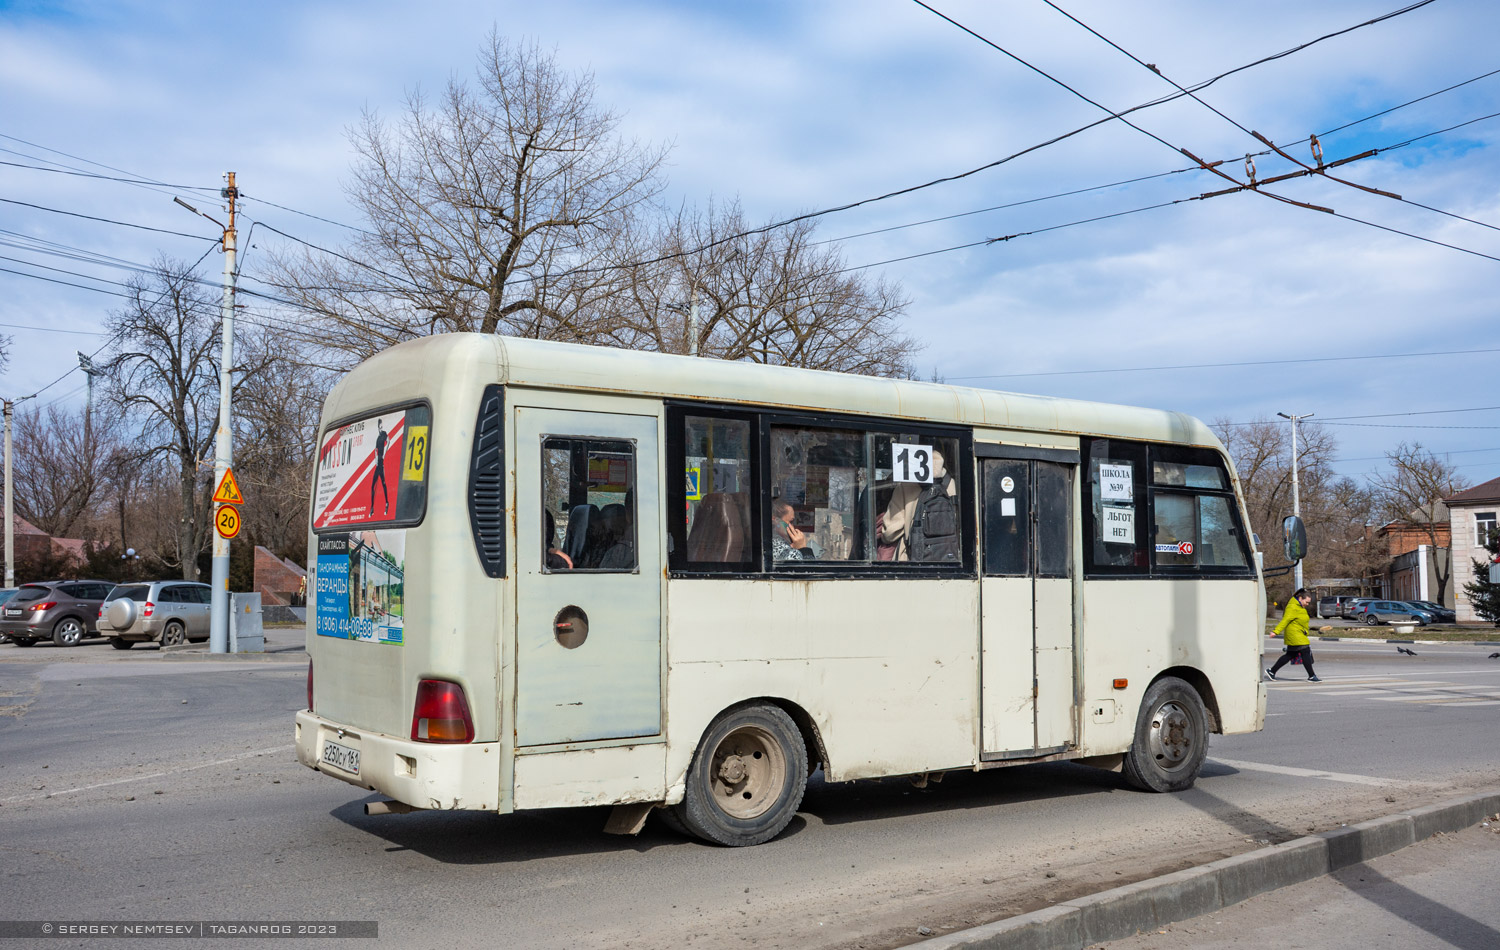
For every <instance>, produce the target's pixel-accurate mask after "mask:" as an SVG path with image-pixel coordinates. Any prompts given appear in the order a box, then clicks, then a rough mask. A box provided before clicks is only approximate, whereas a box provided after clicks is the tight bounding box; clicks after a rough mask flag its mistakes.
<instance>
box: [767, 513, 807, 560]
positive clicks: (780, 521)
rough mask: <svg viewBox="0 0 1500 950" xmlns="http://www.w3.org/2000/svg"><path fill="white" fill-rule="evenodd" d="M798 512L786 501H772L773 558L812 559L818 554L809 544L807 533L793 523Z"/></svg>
mask: <svg viewBox="0 0 1500 950" xmlns="http://www.w3.org/2000/svg"><path fill="white" fill-rule="evenodd" d="M796 517H797V512H796V511H795V510H794V509H793V508H792V506H791V505H789V504H787V503H786V502H784V501H777V502H772V503H771V559H772V560H773V561H811V560H813V559H814V558H815V557H816V556H817V555H815V554H813V552H812V549H811V548H810V547H809V546H808V541H807V535H806V534H805V533H804V532H803V531H802V529H800V528H798V527H797V526H796V525H794V524H792V521H793V520H794V519H795V518H796Z"/></svg>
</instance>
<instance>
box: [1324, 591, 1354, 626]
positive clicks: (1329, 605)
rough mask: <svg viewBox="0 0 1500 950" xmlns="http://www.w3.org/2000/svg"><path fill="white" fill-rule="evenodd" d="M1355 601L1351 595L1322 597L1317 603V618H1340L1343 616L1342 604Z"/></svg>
mask: <svg viewBox="0 0 1500 950" xmlns="http://www.w3.org/2000/svg"><path fill="white" fill-rule="evenodd" d="M1355 599H1356V598H1355V596H1354V595H1353V594H1337V595H1335V596H1331V597H1324V598H1322V599H1321V600H1319V601H1318V616H1319V617H1322V618H1323V619H1325V620H1326V619H1329V618H1333V617H1342V616H1343V615H1344V604H1346V603H1348V602H1349V601H1351V600H1355Z"/></svg>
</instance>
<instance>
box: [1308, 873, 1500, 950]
mask: <svg viewBox="0 0 1500 950" xmlns="http://www.w3.org/2000/svg"><path fill="white" fill-rule="evenodd" d="M1333 879H1334V880H1335V881H1338V882H1339V883H1340V884H1342V885H1343V886H1344V887H1345V888H1346V889H1347V890H1348V891H1349V893H1351V894H1353V895H1354V896H1356V897H1360V898H1363V899H1364V900H1367V901H1369V902H1370V903H1372V904H1374V905H1375V906H1376V907H1379V908H1380V909H1382V910H1384V911H1386V912H1388V913H1391V914H1394V915H1395V916H1397V917H1399V918H1401V919H1402V920H1404V921H1406V922H1407V923H1408V924H1411V925H1412V926H1413V927H1419V928H1421V929H1422V930H1425V931H1427V932H1428V933H1430V934H1432V935H1433V936H1434V937H1436V938H1437V939H1439V940H1441V941H1443V943H1444V944H1446V945H1448V946H1452V947H1458V948H1460V950H1494V948H1495V947H1500V930H1496V929H1495V928H1493V927H1491V926H1489V925H1488V924H1484V923H1481V922H1480V921H1477V920H1475V919H1474V918H1473V917H1469V916H1468V915H1466V914H1462V913H1460V912H1458V911H1456V910H1454V909H1453V908H1451V907H1449V906H1448V905H1446V904H1440V903H1438V902H1437V901H1435V900H1433V899H1432V898H1430V897H1424V896H1422V895H1421V894H1418V893H1417V892H1416V891H1413V890H1411V889H1410V888H1407V887H1403V886H1402V885H1400V884H1397V883H1396V882H1395V881H1393V880H1391V879H1390V878H1388V877H1386V876H1385V875H1383V874H1381V873H1380V872H1379V871H1377V870H1375V869H1374V868H1372V867H1370V866H1369V865H1368V864H1353V865H1350V866H1349V867H1347V868H1344V869H1343V870H1341V871H1336V872H1334V874H1333Z"/></svg>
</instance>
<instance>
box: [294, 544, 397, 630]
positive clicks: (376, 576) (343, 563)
mask: <svg viewBox="0 0 1500 950" xmlns="http://www.w3.org/2000/svg"><path fill="white" fill-rule="evenodd" d="M405 571H406V531H405V530H404V529H400V528H396V529H390V530H384V531H354V532H350V533H349V534H325V535H322V536H320V537H319V538H318V569H317V590H316V596H317V601H316V609H317V621H318V622H317V631H318V635H319V636H322V637H336V638H338V639H340V640H364V641H366V642H368V643H395V644H400V643H401V642H402V641H403V636H404V634H405V629H406V585H405V579H404V575H405Z"/></svg>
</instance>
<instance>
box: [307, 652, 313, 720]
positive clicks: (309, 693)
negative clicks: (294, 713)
mask: <svg viewBox="0 0 1500 950" xmlns="http://www.w3.org/2000/svg"><path fill="white" fill-rule="evenodd" d="M307 711H308V712H312V660H308V661H307Z"/></svg>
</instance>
